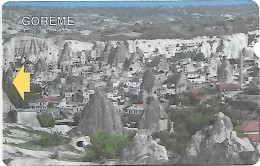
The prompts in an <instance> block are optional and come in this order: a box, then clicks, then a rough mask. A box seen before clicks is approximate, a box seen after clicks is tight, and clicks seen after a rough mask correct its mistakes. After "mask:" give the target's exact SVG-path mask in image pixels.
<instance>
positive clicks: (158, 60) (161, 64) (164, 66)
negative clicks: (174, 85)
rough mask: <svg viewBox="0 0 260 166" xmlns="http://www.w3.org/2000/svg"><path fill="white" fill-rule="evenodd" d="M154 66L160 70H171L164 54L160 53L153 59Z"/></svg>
mask: <svg viewBox="0 0 260 166" xmlns="http://www.w3.org/2000/svg"><path fill="white" fill-rule="evenodd" d="M151 65H152V67H156V68H157V70H158V71H164V72H167V71H169V64H168V62H167V60H166V57H165V56H164V55H159V56H157V57H155V58H154V59H153V61H152V64H151Z"/></svg>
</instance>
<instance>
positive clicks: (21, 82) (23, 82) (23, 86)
mask: <svg viewBox="0 0 260 166" xmlns="http://www.w3.org/2000/svg"><path fill="white" fill-rule="evenodd" d="M13 84H14V86H15V87H16V89H17V91H18V92H19V94H20V96H21V97H22V99H23V100H24V92H30V73H25V72H24V66H23V67H22V68H21V69H20V70H19V72H18V74H17V75H16V77H15V79H14V81H13Z"/></svg>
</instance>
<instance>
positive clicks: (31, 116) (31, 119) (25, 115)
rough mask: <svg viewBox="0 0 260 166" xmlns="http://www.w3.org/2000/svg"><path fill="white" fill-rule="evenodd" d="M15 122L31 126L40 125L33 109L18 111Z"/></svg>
mask: <svg viewBox="0 0 260 166" xmlns="http://www.w3.org/2000/svg"><path fill="white" fill-rule="evenodd" d="M17 123H19V124H23V125H25V126H31V127H41V125H40V122H39V121H38V119H37V117H36V112H34V111H18V112H17Z"/></svg>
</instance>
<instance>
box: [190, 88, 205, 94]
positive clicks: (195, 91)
mask: <svg viewBox="0 0 260 166" xmlns="http://www.w3.org/2000/svg"><path fill="white" fill-rule="evenodd" d="M202 91H204V89H199V88H197V89H192V90H191V93H199V92H202Z"/></svg>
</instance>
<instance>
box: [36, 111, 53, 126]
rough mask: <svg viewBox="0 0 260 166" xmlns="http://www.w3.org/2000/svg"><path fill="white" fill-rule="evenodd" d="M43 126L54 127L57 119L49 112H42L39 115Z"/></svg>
mask: <svg viewBox="0 0 260 166" xmlns="http://www.w3.org/2000/svg"><path fill="white" fill-rule="evenodd" d="M37 118H38V120H39V122H40V124H41V127H53V126H55V119H54V118H53V117H52V116H51V115H50V114H47V113H44V114H41V115H39V116H37Z"/></svg>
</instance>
